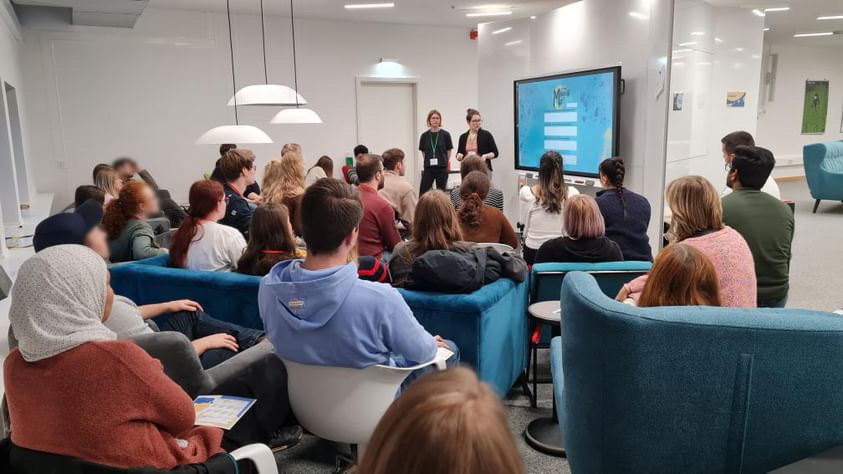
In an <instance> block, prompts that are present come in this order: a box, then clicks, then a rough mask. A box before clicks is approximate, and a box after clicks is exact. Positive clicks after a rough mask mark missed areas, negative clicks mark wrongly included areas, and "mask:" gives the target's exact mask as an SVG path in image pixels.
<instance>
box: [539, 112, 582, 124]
mask: <svg viewBox="0 0 843 474" xmlns="http://www.w3.org/2000/svg"><path fill="white" fill-rule="evenodd" d="M576 121H577V113H576V112H545V114H544V123H570V122H574V123H576Z"/></svg>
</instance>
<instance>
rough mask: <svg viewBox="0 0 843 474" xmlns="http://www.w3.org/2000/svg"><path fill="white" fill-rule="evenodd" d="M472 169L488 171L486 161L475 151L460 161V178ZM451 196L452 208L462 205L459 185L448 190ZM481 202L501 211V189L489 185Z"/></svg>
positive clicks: (463, 177)
mask: <svg viewBox="0 0 843 474" xmlns="http://www.w3.org/2000/svg"><path fill="white" fill-rule="evenodd" d="M472 171H483V172H485V173H487V174H488V173H489V166H488V165H487V164H486V161H484V160H483V158H480V156H479V155H477V154H476V153H469V154H468V156H466V157H465V158H464V159H463V160H462V162H461V163H460V179H461V180H463V179H465V177H466V176H468V173H471V172H472ZM448 193H449V194H450V197H451V205H453V206H454V209H459V208H460V206H461V205H462V198H460V187H459V186H456V187H454V188H452V189H451V190H450V191H448ZM483 204H485V205H487V206H489V207H494V208H497V209H498V210H499V211H501V212H503V191H501V190H500V189H498V188H495V187H492V186H491V185H490V186H489V195H488V196H486V199H485V200H484V201H483Z"/></svg>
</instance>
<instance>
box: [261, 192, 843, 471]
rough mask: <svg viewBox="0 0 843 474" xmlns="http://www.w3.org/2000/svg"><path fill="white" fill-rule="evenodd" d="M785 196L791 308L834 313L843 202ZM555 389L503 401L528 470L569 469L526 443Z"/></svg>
mask: <svg viewBox="0 0 843 474" xmlns="http://www.w3.org/2000/svg"><path fill="white" fill-rule="evenodd" d="M780 188H781V191H782V198H783V199H789V200H793V201H795V202H796V235H795V237H794V241H793V262H792V264H791V272H790V280H791V281H790V282H791V288H790V301H789V302H788V305H787V306H788V307H789V308H806V309H816V310H822V311H832V310H836V309H840V308H843V292H841V291H840V288H841V287H843V204H841V203H839V202H832V201H824V202H823V203H822V204H821V205H820V209H819V211H818V212H817V214H812V213H811V208H812V207H813V202H814V201H813V199H812V198H811V196H810V193H809V192H808V187H807V185H806V183H805V181H793V182H786V183H781V184H780ZM548 374H549V365H548V354H547V351H546V350H543V351H540V353H539V376H540V377H545V376H548ZM551 397H552V390H551V387H550V386H549V385H539V398H538V405H539V406H538V408H536V409H533V408H530V403H529V401H528V399H527V397H525V396H524V395H523V394H522V393H521V391H520V389H513V390H512V392H511V393H510V394H509V395H508V396H507V397H506V399H505V400H504V405H505V407H506V412H507V416H508V418H509V424H510V428H511V429H512V433H513V435H514V437H515V440H516V443H517V444H518V449H519V451H520V452H521V456H522V458H523V460H524V465H525V466H526V468H527V472H529V473H531V474H533V473H536V474H537V473H563V474H567V473H569V472H570V470H569V469H568V463H567V461H566V460H565V459H564V458H556V457H552V456H546V455H544V454H542V453H539V452H537V451H535V450H534V449H532V448H531V447H530V446H528V445H527V443H526V442H525V441H524V436H523V433H524V428H525V427H526V426H527V424H529V423H530V422H531V421H532V420H534V419H536V418H539V417H542V416H550V411H551V403H552V402H551ZM336 452H337V448H336V446H335V445H334V444H332V443H328V442H325V441H321V440H319V439H317V438H315V437H313V436H310V435H305V437H304V439H302V441H301V443H300V444H299V445H298V446H296V447H294V448H292V449H291V450H289V451H288V452H285V453H280V454H279V455H278V457H277V459H278V466H279V468H280V471H281V472H282V473H289V474H309V473H325V472H331V471H332V470H333V467H334V454H335V453H336Z"/></svg>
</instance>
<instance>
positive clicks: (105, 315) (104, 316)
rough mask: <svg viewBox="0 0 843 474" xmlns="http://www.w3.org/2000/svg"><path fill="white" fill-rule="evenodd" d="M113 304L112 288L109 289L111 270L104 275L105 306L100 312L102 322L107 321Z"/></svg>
mask: <svg viewBox="0 0 843 474" xmlns="http://www.w3.org/2000/svg"><path fill="white" fill-rule="evenodd" d="M113 304H114V290H112V289H111V272H106V277H105V308H104V309H103V312H102V322H106V321H108V317H109V316H111V307H112V305H113Z"/></svg>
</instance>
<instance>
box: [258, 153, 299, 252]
mask: <svg viewBox="0 0 843 474" xmlns="http://www.w3.org/2000/svg"><path fill="white" fill-rule="evenodd" d="M303 194H304V163H303V162H302V159H301V155H299V154H298V153H297V152H295V151H287V153H284V156H282V157H281V160H273V161H270V162H269V163H267V165H266V168H265V169H264V172H263V200H264V202H274V203H277V204H283V205H285V206H287V210H288V211H289V213H290V224H292V225H293V232H294V233H295V234H296V235H301V198H302V195H303Z"/></svg>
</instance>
